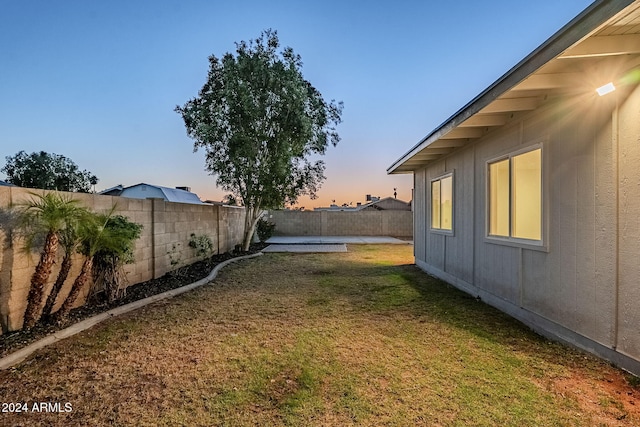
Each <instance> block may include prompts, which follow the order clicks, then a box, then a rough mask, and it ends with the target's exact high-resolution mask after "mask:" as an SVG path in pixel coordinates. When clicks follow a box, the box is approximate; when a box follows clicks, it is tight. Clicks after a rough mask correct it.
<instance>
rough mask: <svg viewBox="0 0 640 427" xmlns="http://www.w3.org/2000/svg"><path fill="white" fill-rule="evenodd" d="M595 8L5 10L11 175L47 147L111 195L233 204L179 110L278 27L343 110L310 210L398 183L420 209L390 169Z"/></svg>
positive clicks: (280, 5) (1, 65) (40, 4)
mask: <svg viewBox="0 0 640 427" xmlns="http://www.w3.org/2000/svg"><path fill="white" fill-rule="evenodd" d="M590 3H591V1H589V0H561V1H558V0H536V1H525V0H516V1H514V0H509V1H507V0H486V1H483V2H479V1H464V0H461V1H457V2H452V1H427V0H425V1H402V0H400V1H395V2H382V1H322V2H293V1H291V2H288V1H270V2H265V1H261V2H257V1H252V0H248V1H243V2H231V1H227V2H220V1H192V0H187V1H177V0H176V1H164V0H154V1H142V0H139V1H138V0H136V1H131V0H127V1H120V0H113V1H70V0H64V1H56V2H53V1H44V0H43V1H32V0H23V1H9V0H0V6H1V8H0V58H1V59H0V166H2V165H4V164H5V161H4V158H5V157H6V156H10V155H14V154H15V153H17V152H18V151H20V150H25V151H26V152H28V153H31V152H33V151H40V150H43V151H47V152H49V153H56V154H61V155H64V156H66V157H68V158H70V159H72V160H73V161H74V162H75V163H77V164H78V166H79V167H80V168H81V169H87V170H89V171H91V172H92V173H94V174H95V175H97V176H98V178H99V179H100V182H99V183H98V185H97V189H98V190H102V189H105V188H108V187H112V186H114V185H117V184H123V185H125V186H129V185H133V184H137V183H140V182H146V183H149V184H158V185H164V186H168V187H175V186H190V187H191V188H192V191H194V192H195V193H197V194H198V195H199V196H200V198H201V199H203V200H204V199H213V200H221V199H222V197H223V196H224V194H225V192H224V191H222V190H221V189H217V188H216V186H215V180H214V177H212V176H210V175H208V173H207V172H206V171H205V170H204V153H203V152H202V150H201V151H199V152H197V153H193V143H192V141H191V140H190V139H189V138H188V137H187V135H186V132H185V128H184V123H183V121H182V119H181V117H180V116H179V115H178V114H177V113H175V112H174V108H175V106H176V105H182V104H184V103H185V102H186V101H187V100H189V99H190V98H193V97H195V96H196V95H197V93H198V90H199V89H200V88H201V87H202V85H203V83H204V82H205V78H206V74H207V70H208V60H207V58H208V56H209V55H211V54H214V55H216V56H218V57H221V56H222V55H223V54H224V53H225V52H228V51H234V48H235V46H234V42H236V41H240V40H249V39H253V38H256V37H257V36H258V35H259V34H260V32H261V31H262V30H264V29H267V28H272V29H274V30H277V31H278V35H279V38H280V41H281V43H282V45H284V46H291V47H292V48H293V49H294V51H295V52H296V53H298V54H300V55H301V56H302V60H303V63H304V66H303V69H302V71H303V74H304V75H305V77H306V78H307V80H309V81H310V82H311V83H312V84H313V85H314V86H315V87H316V88H317V89H318V90H319V91H320V92H321V93H322V94H323V96H324V97H325V99H327V100H330V99H336V100H337V101H343V102H344V112H343V117H342V119H343V122H342V124H341V125H340V126H339V127H338V130H339V133H340V136H341V138H342V141H341V142H340V143H339V144H338V146H337V147H331V148H329V150H328V151H327V155H326V156H324V160H325V163H326V166H327V168H326V173H325V175H326V176H327V180H326V181H325V182H324V184H323V186H322V189H321V190H320V193H319V198H318V199H316V200H313V201H310V200H309V199H308V198H302V199H301V200H300V203H299V205H301V206H305V207H306V208H311V207H314V206H327V205H329V204H330V203H331V201H332V200H336V202H337V203H338V204H342V203H350V202H351V203H353V204H354V205H355V204H356V202H358V201H360V202H364V199H365V194H373V195H375V196H381V197H386V196H391V195H392V194H393V188H394V187H396V188H397V192H398V198H400V199H403V200H407V201H408V200H410V198H411V188H412V187H413V184H412V177H411V175H402V176H388V175H386V169H387V167H389V165H391V163H393V162H394V161H395V160H396V159H398V158H399V157H400V156H401V155H403V154H404V153H405V152H406V151H408V150H409V149H410V148H411V147H413V146H414V145H415V144H416V143H417V142H418V141H419V140H420V139H421V138H422V137H424V136H425V135H426V134H427V133H429V132H430V131H431V130H432V129H433V128H435V127H436V126H438V125H439V124H440V123H442V122H443V121H444V120H446V119H447V118H448V117H449V116H451V115H452V114H453V113H455V112H456V111H457V110H458V109H459V108H461V107H462V106H463V105H464V104H466V103H467V102H468V101H470V100H471V99H472V98H473V97H475V96H476V95H477V94H479V93H480V92H481V91H482V90H484V89H485V88H486V87H487V86H489V85H490V84H491V83H493V82H494V81H495V80H496V79H498V78H499V77H500V76H501V75H502V74H504V73H505V72H506V71H507V70H509V69H510V68H511V67H512V66H514V65H515V64H516V63H517V62H518V61H520V60H521V59H522V58H524V57H525V56H526V55H527V54H529V53H530V52H531V51H532V50H533V49H535V48H536V47H537V46H538V45H540V44H541V43H542V42H544V41H545V40H546V39H547V38H549V37H550V36H551V35H552V34H553V33H555V32H556V31H557V30H559V29H560V28H561V27H562V26H563V25H564V24H566V23H567V22H568V21H569V20H571V19H572V18H573V17H574V16H576V15H577V14H578V13H580V12H581V11H582V10H583V9H584V8H586V7H587V6H588V5H589V4H590ZM0 179H4V175H3V174H1V173H0Z"/></svg>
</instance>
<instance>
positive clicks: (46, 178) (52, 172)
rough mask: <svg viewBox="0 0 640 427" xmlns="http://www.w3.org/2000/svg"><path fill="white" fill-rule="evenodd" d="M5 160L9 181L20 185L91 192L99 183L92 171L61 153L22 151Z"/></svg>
mask: <svg viewBox="0 0 640 427" xmlns="http://www.w3.org/2000/svg"><path fill="white" fill-rule="evenodd" d="M5 160H6V161H7V163H6V164H5V165H4V167H3V168H2V169H0V171H2V172H4V173H5V174H6V175H7V181H8V182H10V183H11V184H15V185H17V186H20V187H28V188H39V189H42V190H57V191H75V192H81V193H89V192H90V191H91V187H92V185H95V184H97V183H98V178H97V177H96V176H95V175H93V174H92V173H91V172H88V171H87V170H82V171H81V170H80V169H79V168H78V165H76V164H75V163H74V162H73V161H72V160H70V159H68V158H66V157H65V156H61V155H59V154H49V153H47V152H45V151H40V152H33V153H31V154H27V153H26V152H24V151H20V152H18V153H17V154H16V155H14V156H7V157H5Z"/></svg>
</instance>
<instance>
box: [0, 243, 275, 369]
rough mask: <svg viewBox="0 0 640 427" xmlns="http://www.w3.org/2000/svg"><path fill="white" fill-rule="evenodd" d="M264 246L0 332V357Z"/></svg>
mask: <svg viewBox="0 0 640 427" xmlns="http://www.w3.org/2000/svg"><path fill="white" fill-rule="evenodd" d="M266 246H268V245H266V244H264V243H257V244H253V245H251V247H250V248H249V251H248V252H240V253H224V254H220V255H214V256H212V257H210V258H207V259H205V260H203V261H199V262H196V263H194V264H191V265H187V266H184V267H181V268H179V269H177V270H174V271H172V272H170V273H167V274H165V275H164V276H162V277H159V278H157V279H152V280H149V281H147V282H143V283H138V284H135V285H133V286H129V287H128V288H127V290H126V295H125V296H124V297H123V298H121V299H119V300H117V301H113V302H111V303H109V302H107V301H106V299H105V298H104V296H101V295H98V296H97V297H95V298H93V299H92V300H91V301H90V302H88V303H87V304H85V305H83V306H82V307H78V308H76V309H74V310H72V311H71V312H70V313H69V316H68V317H67V320H66V321H65V322H64V323H62V324H58V323H54V322H50V321H47V320H41V321H40V322H39V323H38V324H37V325H36V326H34V327H33V328H31V329H30V330H28V331H15V332H9V333H6V334H3V335H0V357H3V356H6V355H7V354H10V353H13V352H14V351H17V350H19V349H20V348H22V347H25V346H27V345H29V344H31V343H33V342H35V341H37V340H39V339H41V338H44V337H46V336H47V335H50V334H52V333H54V332H57V331H59V330H62V329H64V328H67V327H69V326H71V325H73V324H74V323H77V322H80V321H82V320H85V319H88V318H89V317H92V316H95V315H97V314H100V313H103V312H105V311H108V310H111V309H112V308H116V307H119V306H122V305H125V304H129V303H131V302H134V301H138V300H141V299H144V298H147V297H150V296H153V295H157V294H160V293H162V292H166V291H170V290H172V289H176V288H179V287H181V286H186V285H188V284H190V283H193V282H196V281H198V280H200V279H202V278H204V277H207V276H208V275H209V273H211V270H213V269H214V267H215V266H216V265H218V264H220V263H221V262H223V261H226V260H229V259H231V258H236V257H239V256H243V255H250V254H254V253H257V252H260V251H261V250H262V249H264V248H265V247H266Z"/></svg>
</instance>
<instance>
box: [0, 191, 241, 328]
mask: <svg viewBox="0 0 640 427" xmlns="http://www.w3.org/2000/svg"><path fill="white" fill-rule="evenodd" d="M29 192H36V193H38V194H39V193H42V190H29V189H24V188H18V187H0V208H3V209H4V208H7V207H9V206H11V205H12V204H14V205H15V204H19V203H21V202H23V201H25V200H28V199H29V198H31V197H32V196H31V195H30V194H29ZM66 194H68V195H70V196H72V197H73V198H75V199H77V200H79V201H80V204H81V205H82V206H85V207H87V208H89V209H90V210H92V211H94V212H109V211H110V210H111V209H112V207H113V206H115V207H116V213H117V214H120V215H124V216H126V217H127V218H129V219H130V220H131V221H134V222H137V223H139V224H142V226H143V227H144V228H143V230H142V234H141V237H140V238H139V239H138V240H137V241H136V243H135V250H134V253H135V262H134V263H133V264H128V265H126V266H125V272H126V273H127V279H128V282H129V284H130V285H132V284H136V283H140V282H144V281H147V280H150V279H152V278H156V277H160V276H162V275H164V274H166V273H167V272H169V271H171V270H174V269H176V268H178V267H181V266H184V265H188V264H190V263H193V262H195V261H197V257H196V254H195V250H194V249H193V248H190V247H189V240H190V239H191V234H192V233H193V234H195V235H207V236H209V238H210V239H211V240H212V242H213V248H214V253H223V252H227V251H229V250H231V249H233V248H234V246H235V245H236V244H239V243H241V241H242V232H243V227H244V209H242V208H237V207H229V206H214V205H194V204H186V203H172V202H166V201H164V200H161V199H144V200H143V199H131V198H126V197H113V196H101V195H95V194H78V193H66ZM0 245H1V250H0V319H1V321H2V329H3V331H8V330H9V331H10V330H16V329H19V328H20V327H21V325H22V316H23V314H24V310H25V308H26V298H27V294H28V291H29V286H30V280H31V275H32V274H33V271H34V269H35V266H36V264H37V262H38V254H27V253H25V252H24V251H23V250H22V248H23V245H22V242H20V241H18V240H17V239H15V238H14V241H13V242H9V241H8V238H7V236H6V235H5V234H4V233H2V232H0ZM61 260H62V251H59V259H58V262H57V263H56V265H55V266H54V269H53V272H52V274H51V278H50V283H49V284H48V286H52V285H53V282H54V281H55V278H56V276H57V274H58V269H59V266H60V262H61ZM74 261H75V262H74V267H73V269H72V271H71V273H70V274H69V278H68V279H67V282H66V283H65V287H64V288H63V289H62V291H61V295H66V294H67V293H68V292H69V290H70V288H71V284H72V282H73V280H74V279H75V277H76V276H77V274H78V273H79V269H80V265H81V263H82V259H81V257H80V256H79V255H78V256H76V258H75V260H74ZM87 290H88V289H85V290H84V291H85V294H84V295H82V298H80V299H79V301H78V303H77V305H80V304H82V303H83V302H84V299H85V297H86V291H87ZM60 304H61V302H60V300H59V301H58V303H57V305H56V307H54V310H55V309H57V308H58V306H59V305H60Z"/></svg>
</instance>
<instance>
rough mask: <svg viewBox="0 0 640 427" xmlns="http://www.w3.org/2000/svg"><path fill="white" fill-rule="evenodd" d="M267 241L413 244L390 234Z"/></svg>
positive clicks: (277, 237)
mask: <svg viewBox="0 0 640 427" xmlns="http://www.w3.org/2000/svg"><path fill="white" fill-rule="evenodd" d="M266 243H270V244H274V245H311V244H316V245H323V244H334V245H335V244H339V243H345V244H356V245H370V244H385V245H389V244H391V245H412V244H413V241H410V240H400V239H396V238H395V237H388V236H273V237H271V238H270V239H269V240H267V242H266Z"/></svg>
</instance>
